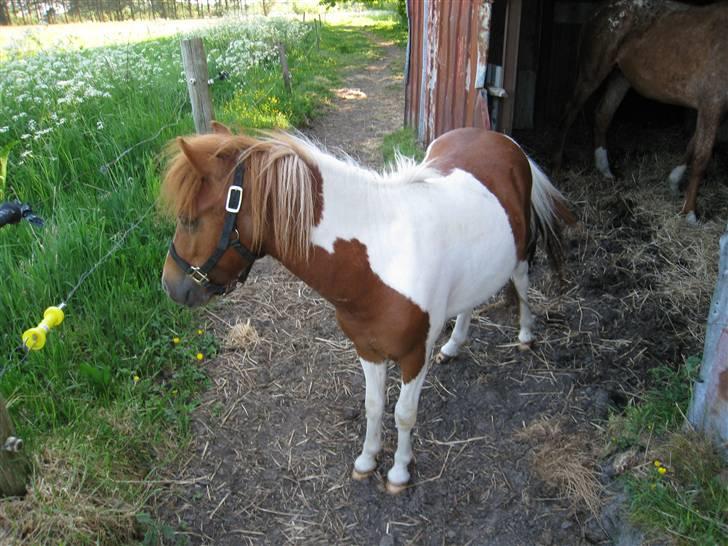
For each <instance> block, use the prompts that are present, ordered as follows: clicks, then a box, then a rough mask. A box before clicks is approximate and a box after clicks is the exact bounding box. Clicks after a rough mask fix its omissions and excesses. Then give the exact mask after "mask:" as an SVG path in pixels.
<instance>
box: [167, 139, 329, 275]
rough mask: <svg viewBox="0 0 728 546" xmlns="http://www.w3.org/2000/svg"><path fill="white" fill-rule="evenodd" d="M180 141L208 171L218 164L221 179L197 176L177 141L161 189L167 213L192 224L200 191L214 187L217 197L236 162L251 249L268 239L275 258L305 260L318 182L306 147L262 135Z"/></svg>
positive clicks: (301, 144) (299, 141)
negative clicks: (203, 159) (241, 169)
mask: <svg viewBox="0 0 728 546" xmlns="http://www.w3.org/2000/svg"><path fill="white" fill-rule="evenodd" d="M184 140H185V143H186V145H187V146H188V147H189V148H190V149H192V150H194V152H195V154H199V155H200V156H202V157H206V158H207V164H208V165H209V166H210V170H211V171H212V172H214V169H215V168H217V169H218V170H219V169H221V165H222V164H224V165H225V168H224V171H222V172H224V173H226V174H225V175H223V176H220V177H217V178H215V177H203V176H201V175H200V174H199V173H198V171H197V170H196V169H195V168H194V167H193V166H192V164H191V163H190V161H189V159H188V158H187V156H186V155H185V153H184V152H183V151H182V150H181V148H180V145H179V143H178V141H174V142H172V143H171V144H170V149H171V151H172V154H173V155H172V157H171V159H170V161H169V163H168V167H167V171H166V174H165V177H164V181H163V183H162V188H161V201H162V204H163V206H164V209H165V210H166V211H167V212H168V213H170V214H172V215H174V216H176V217H186V218H189V219H194V218H195V217H196V215H197V214H198V213H199V211H198V200H199V196H200V192H201V191H202V190H203V188H205V187H206V185H210V184H211V185H214V186H215V187H214V188H213V191H214V192H215V195H216V197H217V195H218V194H219V196H220V197H222V196H223V195H224V194H225V191H226V189H227V187H228V185H229V184H230V177H231V176H232V173H233V171H234V169H235V167H236V166H237V165H238V164H241V163H242V164H243V165H244V166H245V179H244V185H245V187H246V190H247V189H248V188H249V190H250V191H249V192H248V191H246V194H245V195H246V199H250V201H251V202H250V205H251V211H252V214H251V220H252V225H253V233H252V244H251V246H252V248H253V250H256V251H260V249H261V247H262V244H263V241H264V239H267V238H270V239H271V240H272V242H273V244H274V245H275V248H276V250H277V252H278V254H279V257H280V258H281V259H284V260H285V259H289V260H304V261H305V260H307V259H308V255H309V252H310V247H311V245H310V243H311V228H312V227H313V226H314V224H315V221H316V217H315V216H316V202H317V200H318V199H320V197H319V192H320V179H319V175H318V171H317V169H316V163H315V161H314V160H313V159H312V157H311V155H310V153H309V150H308V144H307V143H305V142H304V141H303V140H301V139H298V138H296V137H294V136H291V135H288V134H286V133H282V132H269V133H264V136H263V137H262V138H255V137H251V136H247V135H239V136H233V135H221V134H208V135H199V136H191V137H186V138H185V139H184ZM175 151H176V153H174V152H175ZM216 201H217V199H216Z"/></svg>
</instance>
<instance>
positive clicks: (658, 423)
mask: <svg viewBox="0 0 728 546" xmlns="http://www.w3.org/2000/svg"><path fill="white" fill-rule="evenodd" d="M700 362H701V359H700V358H699V357H695V356H693V357H689V358H687V359H686V361H685V364H684V365H683V366H678V367H676V368H672V367H668V366H660V367H658V368H655V369H653V370H651V376H652V383H653V386H652V387H651V388H650V389H649V390H648V391H647V393H646V394H645V395H644V397H643V399H642V400H641V401H640V402H639V403H633V404H630V405H629V406H628V407H627V409H626V410H625V411H624V413H623V414H622V415H615V416H612V418H611V419H610V424H609V430H610V432H611V435H612V438H613V441H614V443H615V446H616V447H617V448H620V449H624V448H627V447H630V446H640V447H641V448H643V449H649V450H650V457H651V458H654V464H649V465H648V466H647V468H646V469H645V468H644V467H640V468H637V469H636V470H634V471H632V472H631V473H630V474H629V475H628V476H627V477H626V478H625V484H626V488H627V492H628V495H629V511H630V518H631V519H632V520H633V522H634V523H636V524H637V525H639V526H640V528H642V529H644V530H646V531H648V532H649V533H650V534H651V535H654V536H655V537H660V536H664V535H666V534H667V535H670V536H672V537H673V538H674V539H675V540H676V541H677V542H678V543H679V544H725V543H726V538H727V537H728V478H727V477H726V476H727V475H728V469H727V468H726V466H725V463H724V462H723V460H722V459H721V457H720V456H719V454H718V453H717V452H716V451H715V449H714V448H713V446H711V444H710V443H709V442H708V441H707V440H706V439H705V438H703V437H700V436H699V435H697V434H694V433H686V432H683V431H682V428H683V425H684V416H685V412H686V411H687V406H688V404H689V401H690V396H691V389H690V386H691V385H692V383H693V381H694V379H695V378H696V376H697V373H698V369H699V367H700Z"/></svg>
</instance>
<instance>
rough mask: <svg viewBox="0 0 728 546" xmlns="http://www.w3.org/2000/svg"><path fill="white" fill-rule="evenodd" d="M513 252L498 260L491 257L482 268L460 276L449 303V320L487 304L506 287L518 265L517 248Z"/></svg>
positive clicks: (466, 271) (453, 286) (452, 288)
mask: <svg viewBox="0 0 728 546" xmlns="http://www.w3.org/2000/svg"><path fill="white" fill-rule="evenodd" d="M513 250H514V251H513V253H509V255H502V256H499V257H498V259H493V258H495V257H494V256H492V255H491V256H490V257H489V258H490V259H488V260H487V261H483V263H482V264H480V265H481V266H480V267H475V268H468V269H467V270H465V271H463V272H462V273H461V274H460V275H459V276H458V278H457V279H456V281H455V282H454V283H453V285H452V287H451V289H450V295H449V298H448V301H447V306H446V316H447V317H448V318H450V317H454V316H456V315H458V314H460V313H462V312H464V311H467V310H468V309H472V308H473V307H477V306H478V305H481V304H483V303H485V302H486V301H487V300H488V299H489V298H490V297H492V296H493V295H495V294H496V293H497V292H498V291H499V290H500V289H501V288H503V286H505V284H506V283H507V282H508V279H510V277H511V274H512V273H513V270H514V269H515V267H516V264H517V260H516V255H515V246H514V249H513Z"/></svg>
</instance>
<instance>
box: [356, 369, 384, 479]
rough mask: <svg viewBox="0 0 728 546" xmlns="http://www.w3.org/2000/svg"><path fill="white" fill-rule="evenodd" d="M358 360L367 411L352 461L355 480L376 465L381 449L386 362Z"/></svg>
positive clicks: (365, 474)
mask: <svg viewBox="0 0 728 546" xmlns="http://www.w3.org/2000/svg"><path fill="white" fill-rule="evenodd" d="M360 360H361V367H362V368H363V369H364V379H365V381H366V398H365V402H364V407H365V409H366V413H367V433H366V437H365V439H364V446H363V447H362V450H361V455H359V456H358V457H357V458H356V461H354V470H353V472H352V478H354V479H355V480H363V479H365V478H366V477H368V476H369V474H371V472H372V471H373V470H374V469H375V468H376V466H377V460H376V459H377V454H378V453H379V451H380V450H381V449H382V415H383V414H384V394H385V387H386V382H387V364H386V363H380V364H375V363H373V362H368V361H366V360H364V359H363V358H362V359H360Z"/></svg>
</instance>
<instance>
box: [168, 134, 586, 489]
mask: <svg viewBox="0 0 728 546" xmlns="http://www.w3.org/2000/svg"><path fill="white" fill-rule="evenodd" d="M214 131H215V133H214V134H208V135H202V136H191V137H186V138H179V139H178V140H177V141H176V145H177V146H178V147H179V152H178V153H177V155H176V156H175V157H174V158H173V159H172V160H171V162H170V165H169V168H168V171H167V174H166V178H165V180H164V184H163V187H162V197H163V199H164V200H165V201H166V202H167V205H168V206H169V208H170V210H171V212H172V213H173V214H174V215H175V216H176V217H177V228H176V232H175V235H174V240H173V244H172V245H171V246H170V251H169V254H168V256H167V260H166V262H165V264H164V272H163V274H162V284H163V287H164V290H165V291H166V292H167V293H168V294H169V296H170V297H171V298H172V299H173V300H175V301H176V302H178V303H180V304H184V305H188V306H196V305H201V304H204V303H206V302H207V301H208V300H209V299H210V298H211V297H212V296H213V295H214V294H219V293H224V292H227V291H229V290H231V289H232V288H234V286H235V283H236V281H238V280H244V278H245V276H247V272H248V271H249V269H250V266H251V265H252V262H253V260H255V259H256V258H258V257H260V256H263V255H268V256H271V257H272V258H274V259H276V260H278V261H279V262H280V263H281V264H283V265H284V266H285V267H286V268H288V269H289V270H290V271H291V272H292V273H293V274H294V275H296V276H297V277H299V278H300V279H301V280H302V281H303V282H305V283H306V284H308V285H309V286H311V287H312V288H314V289H315V290H316V291H317V292H319V294H321V296H323V297H324V298H325V299H326V300H328V301H329V302H330V303H331V304H332V305H333V306H334V307H335V308H336V318H337V320H338V323H339V325H340V327H341V329H342V330H343V331H344V333H345V334H346V335H347V336H348V337H349V338H350V339H351V341H352V342H353V344H354V346H355V348H356V351H357V353H358V355H359V357H360V359H361V365H362V368H363V369H364V375H365V378H366V404H365V407H366V419H367V428H366V438H365V440H364V446H363V449H362V451H361V454H360V455H359V457H357V459H356V461H355V462H354V471H353V477H354V478H357V479H363V478H364V477H366V476H367V475H368V474H369V473H371V472H372V471H373V470H374V469H375V467H376V464H377V463H376V457H377V454H378V453H379V451H380V449H381V426H382V414H383V411H384V403H385V380H386V361H387V360H393V361H395V362H397V363H398V364H399V366H400V370H401V376H402V385H401V391H400V396H399V400H398V401H397V404H396V407H395V422H396V425H397V430H398V441H397V450H396V453H395V455H394V465H393V466H392V468H391V469H390V470H389V473H388V475H387V478H388V481H387V487H388V490H389V491H390V492H397V491H400V490H401V489H402V488H404V487H405V486H406V484H407V483H408V481H409V479H410V473H409V470H408V465H409V463H410V461H411V460H412V449H411V445H410V432H411V430H412V427H413V426H414V424H415V420H416V413H417V403H418V400H419V396H420V390H421V389H422V385H423V383H424V380H425V374H426V372H427V369H428V367H429V363H430V355H431V352H432V349H433V345H434V343H435V340H436V339H437V336H438V334H439V333H440V331H441V330H442V327H443V325H444V323H445V321H446V320H447V319H448V318H450V317H454V316H457V321H456V324H455V328H454V330H453V332H452V335H451V337H450V340H449V341H448V342H447V343H446V344H445V345H444V346H443V347H442V349H441V350H440V355H439V359H440V360H444V359H446V358H451V357H454V356H456V355H457V354H458V350H459V349H460V346H461V345H462V343H463V342H464V341H465V339H466V335H467V331H468V326H469V322H470V315H471V312H472V310H473V307H474V306H476V305H478V304H480V303H482V302H483V301H485V300H486V299H487V298H489V297H490V296H492V295H493V294H495V293H496V292H497V291H498V290H499V289H500V288H501V287H503V285H504V284H506V283H507V282H508V280H509V279H510V280H511V281H512V283H513V285H514V286H515V291H516V293H517V295H518V300H519V304H520V332H519V334H518V339H519V341H520V343H521V344H522V345H523V346H528V345H530V344H531V342H532V340H533V334H532V332H531V328H532V326H533V322H534V321H533V317H532V315H531V312H530V310H529V307H528V302H527V296H528V264H529V262H528V259H529V256H531V255H532V253H533V252H534V246H535V243H536V238H537V235H538V234H539V233H540V234H542V235H543V237H544V238H545V239H546V242H547V243H548V244H547V245H546V247H547V249H551V252H552V254H558V250H559V249H560V246H559V241H558V236H557V233H558V232H559V224H558V220H559V219H562V220H565V221H567V222H572V221H573V216H572V215H571V213H570V212H569V211H568V208H567V206H566V202H565V200H564V198H563V197H562V196H561V194H560V193H559V192H558V191H557V190H556V189H555V188H554V187H553V186H552V185H551V183H550V182H549V181H548V179H547V177H546V176H545V175H544V174H543V172H542V171H541V170H540V169H539V168H538V167H537V166H536V164H535V163H534V162H533V161H531V160H529V159H528V157H526V155H525V154H524V153H523V151H522V150H521V148H519V147H518V145H517V144H516V143H515V142H513V141H512V140H511V139H510V138H508V137H506V136H504V135H502V134H499V133H494V132H488V131H483V130H480V129H458V130H455V131H452V132H450V133H447V134H445V135H443V136H441V137H440V138H438V139H437V140H435V141H434V142H433V143H432V144H431V145H430V147H429V149H428V151H427V157H426V160H425V161H424V162H423V163H422V164H415V163H414V162H411V161H409V160H404V159H402V160H400V161H399V164H398V166H397V168H396V170H394V171H393V172H391V173H388V174H385V175H381V174H378V173H376V172H373V171H370V170H367V169H364V168H362V167H360V166H358V165H356V164H355V163H354V162H353V161H352V160H341V159H337V158H335V157H333V156H332V155H330V154H328V153H326V152H324V151H323V150H321V149H319V148H318V147H316V146H315V145H314V144H312V143H310V142H308V141H306V140H304V139H301V138H298V137H294V136H291V135H288V134H284V133H270V134H268V135H267V136H266V137H264V138H262V139H259V138H253V137H250V136H242V135H241V136H234V135H232V134H230V133H229V131H228V130H227V129H226V128H225V127H224V126H221V125H219V124H215V126H214ZM193 264H196V265H193Z"/></svg>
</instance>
